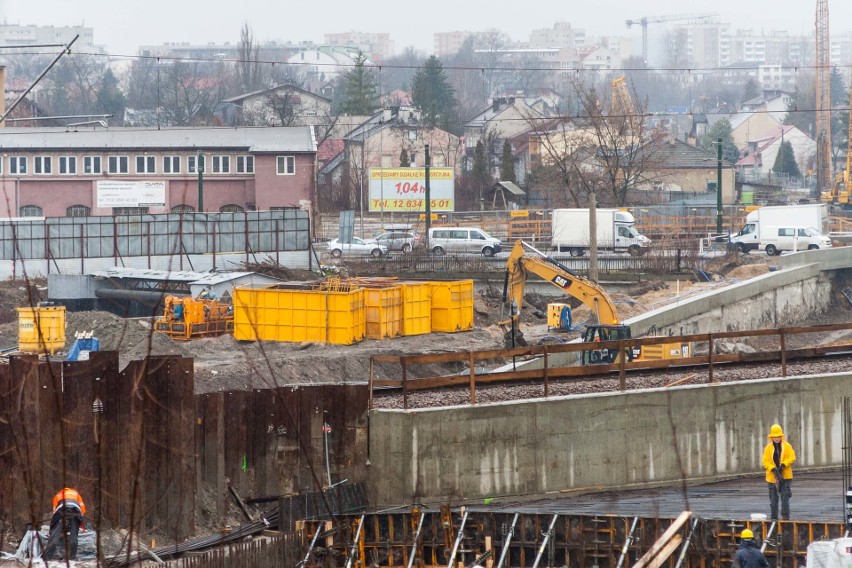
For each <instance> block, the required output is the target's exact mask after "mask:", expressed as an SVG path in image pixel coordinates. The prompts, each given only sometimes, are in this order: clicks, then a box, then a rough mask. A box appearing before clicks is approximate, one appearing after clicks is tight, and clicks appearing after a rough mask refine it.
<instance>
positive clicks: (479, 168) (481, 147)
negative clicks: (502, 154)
mask: <svg viewBox="0 0 852 568" xmlns="http://www.w3.org/2000/svg"><path fill="white" fill-rule="evenodd" d="M471 175H472V177H473V183H474V186H475V187H476V193H477V196H476V198H477V200H481V199H482V194H483V192H484V190H485V188H486V187H488V185H490V184H491V174H489V173H488V161H487V160H486V159H485V144H483V143H482V140H480V141H479V142H477V143H476V149H475V150H474V152H473V170H472V171H471ZM480 203H481V202H480Z"/></svg>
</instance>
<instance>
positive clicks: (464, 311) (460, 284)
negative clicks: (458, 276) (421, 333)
mask: <svg viewBox="0 0 852 568" xmlns="http://www.w3.org/2000/svg"><path fill="white" fill-rule="evenodd" d="M429 284H430V287H431V292H432V331H444V332H456V331H468V330H471V329H473V280H455V281H451V282H442V281H433V282H430V283H429Z"/></svg>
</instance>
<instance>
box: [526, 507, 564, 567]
mask: <svg viewBox="0 0 852 568" xmlns="http://www.w3.org/2000/svg"><path fill="white" fill-rule="evenodd" d="M558 519H559V513H554V515H553V519H552V520H551V521H550V526H549V527H547V533H546V534H545V535H544V540H542V541H541V547H540V548H539V549H538V555H537V556H536V557H535V562H534V563H533V565H532V568H538V563H539V562H541V557H542V556H543V555H544V550H545V549H546V548H547V542H548V541H549V540H550V536H551V535H552V534H553V527H555V526H556V521H557V520H558Z"/></svg>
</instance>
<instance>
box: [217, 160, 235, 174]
mask: <svg viewBox="0 0 852 568" xmlns="http://www.w3.org/2000/svg"><path fill="white" fill-rule="evenodd" d="M230 171H231V157H230V156H213V173H214V174H227V173H230Z"/></svg>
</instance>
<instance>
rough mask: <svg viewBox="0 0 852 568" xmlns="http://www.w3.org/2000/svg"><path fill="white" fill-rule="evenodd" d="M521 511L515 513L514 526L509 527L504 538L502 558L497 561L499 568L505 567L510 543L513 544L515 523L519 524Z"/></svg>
mask: <svg viewBox="0 0 852 568" xmlns="http://www.w3.org/2000/svg"><path fill="white" fill-rule="evenodd" d="M519 515H520V514H519V513H515V516H514V518H513V519H512V526H511V527H509V532H508V533H507V534H506V536H505V537H504V539H503V550H501V551H500V560H499V561H498V562H497V568H503V564H505V563H506V556H507V555H508V554H509V545H510V544H512V537H513V536H514V535H515V525H517V524H518V516H519Z"/></svg>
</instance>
